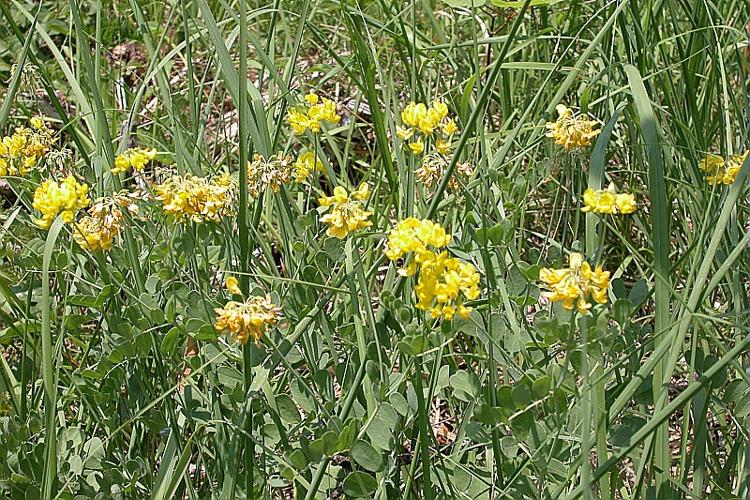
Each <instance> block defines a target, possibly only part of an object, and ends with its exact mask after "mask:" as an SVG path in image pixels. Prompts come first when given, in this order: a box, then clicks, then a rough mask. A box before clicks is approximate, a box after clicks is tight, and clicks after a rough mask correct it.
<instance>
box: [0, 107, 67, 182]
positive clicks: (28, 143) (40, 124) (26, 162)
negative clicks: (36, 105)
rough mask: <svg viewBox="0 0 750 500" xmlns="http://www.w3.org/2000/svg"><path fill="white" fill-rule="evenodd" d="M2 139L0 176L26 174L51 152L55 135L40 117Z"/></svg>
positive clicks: (0, 146)
mask: <svg viewBox="0 0 750 500" xmlns="http://www.w3.org/2000/svg"><path fill="white" fill-rule="evenodd" d="M29 124H30V125H31V127H18V128H16V130H15V132H13V134H12V135H10V136H5V137H3V138H2V139H0V177H5V176H8V175H13V176H25V175H27V174H28V173H29V171H30V170H31V169H33V168H34V167H36V166H37V165H38V164H39V162H40V161H41V160H42V159H43V158H44V157H45V155H47V153H49V152H50V149H51V148H52V146H53V145H54V144H55V137H54V135H53V133H52V130H51V129H49V128H48V127H47V125H46V123H45V122H44V120H43V119H42V118H40V117H34V118H32V119H31V120H30V121H29Z"/></svg>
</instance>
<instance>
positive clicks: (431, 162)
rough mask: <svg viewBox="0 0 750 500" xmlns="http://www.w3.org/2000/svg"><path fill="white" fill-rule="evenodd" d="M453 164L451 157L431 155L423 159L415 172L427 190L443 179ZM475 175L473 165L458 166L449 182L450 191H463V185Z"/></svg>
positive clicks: (464, 163) (467, 163) (466, 163)
mask: <svg viewBox="0 0 750 500" xmlns="http://www.w3.org/2000/svg"><path fill="white" fill-rule="evenodd" d="M450 162H451V157H450V156H443V155H441V154H438V153H430V154H428V155H426V156H425V157H424V158H423V159H422V164H421V166H420V167H419V168H418V169H417V170H415V171H414V174H415V175H416V177H417V180H419V182H421V183H422V184H424V186H425V187H426V188H432V187H434V186H436V185H437V184H438V182H440V179H442V178H443V174H444V173H445V171H446V169H447V168H448V165H449V164H450ZM473 173H474V170H473V169H472V168H471V163H469V162H468V161H467V162H463V163H459V164H458V165H457V166H456V170H455V172H454V173H453V175H452V176H451V178H450V181H448V189H450V190H451V191H453V192H458V191H460V190H461V185H462V184H463V183H466V181H468V180H469V177H471V175H472V174H473Z"/></svg>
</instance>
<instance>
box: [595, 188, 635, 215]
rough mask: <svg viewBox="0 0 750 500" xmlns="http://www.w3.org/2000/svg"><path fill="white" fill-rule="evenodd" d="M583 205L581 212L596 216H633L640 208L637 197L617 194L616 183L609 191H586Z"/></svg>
mask: <svg viewBox="0 0 750 500" xmlns="http://www.w3.org/2000/svg"><path fill="white" fill-rule="evenodd" d="M583 203H584V206H583V207H582V208H581V211H582V212H591V213H594V214H632V213H633V212H635V211H636V210H637V208H638V206H637V205H636V203H635V196H634V195H632V194H629V193H617V191H616V190H615V184H614V183H610V185H609V186H608V187H607V189H592V188H588V189H586V191H584V193H583Z"/></svg>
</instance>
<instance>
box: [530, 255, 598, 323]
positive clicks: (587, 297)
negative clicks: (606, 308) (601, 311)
mask: <svg viewBox="0 0 750 500" xmlns="http://www.w3.org/2000/svg"><path fill="white" fill-rule="evenodd" d="M609 276H610V274H609V271H604V270H603V269H602V266H597V267H596V269H592V268H591V265H590V264H589V263H588V262H586V261H585V260H583V256H582V255H581V254H580V253H575V252H574V253H571V254H570V257H569V264H568V267H567V268H562V269H551V268H547V267H545V268H542V269H541V270H540V271H539V279H540V280H541V282H542V283H543V285H544V287H545V288H547V290H548V291H546V292H544V296H545V297H547V298H548V299H549V300H550V301H552V302H560V303H562V306H563V307H564V308H565V309H568V310H573V308H574V307H575V309H576V310H577V311H578V312H579V313H580V314H586V313H587V312H588V311H589V309H591V300H593V301H594V302H596V303H598V304H606V303H607V289H608V288H609Z"/></svg>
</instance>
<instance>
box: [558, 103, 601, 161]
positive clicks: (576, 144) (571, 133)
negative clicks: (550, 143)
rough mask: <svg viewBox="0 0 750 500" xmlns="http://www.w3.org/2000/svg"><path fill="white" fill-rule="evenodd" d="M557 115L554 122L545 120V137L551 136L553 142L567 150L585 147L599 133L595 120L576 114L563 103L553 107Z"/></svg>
mask: <svg viewBox="0 0 750 500" xmlns="http://www.w3.org/2000/svg"><path fill="white" fill-rule="evenodd" d="M555 109H556V110H557V114H558V115H559V117H558V118H557V121H555V122H547V129H548V132H547V137H552V138H553V139H554V140H555V144H558V145H560V146H562V147H563V148H565V149H567V150H572V149H579V148H585V147H587V146H589V145H590V144H591V140H592V139H593V138H594V137H596V136H597V135H599V132H601V130H600V129H595V128H594V127H596V126H598V124H597V123H596V122H595V121H592V120H587V119H585V118H583V117H580V116H576V114H575V113H574V112H573V110H572V109H570V108H568V107H567V106H565V105H564V104H558V105H557V107H556V108H555Z"/></svg>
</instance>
